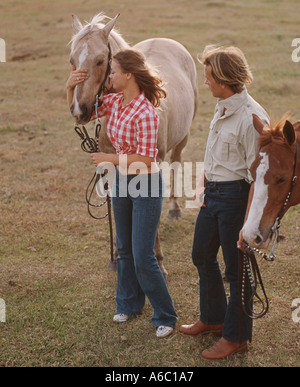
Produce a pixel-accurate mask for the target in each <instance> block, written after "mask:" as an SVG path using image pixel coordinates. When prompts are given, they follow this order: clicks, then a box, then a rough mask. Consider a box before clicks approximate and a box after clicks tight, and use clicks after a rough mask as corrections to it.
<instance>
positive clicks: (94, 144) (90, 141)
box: [74, 43, 114, 263]
mask: <svg viewBox="0 0 300 387" xmlns="http://www.w3.org/2000/svg"><path fill="white" fill-rule="evenodd" d="M111 62H112V53H111V47H110V43H108V63H107V68H106V71H105V75H104V79H103V81H102V83H101V85H100V87H99V90H98V93H97V95H96V102H95V113H96V126H95V136H94V138H91V137H90V136H89V134H88V132H87V130H86V128H85V126H84V125H82V128H80V126H78V125H77V124H76V123H75V125H74V130H75V132H76V133H77V134H78V135H79V137H80V139H81V149H82V150H83V151H84V152H87V153H97V152H99V151H100V149H99V135H100V131H101V122H100V119H99V117H98V114H97V110H98V107H99V98H100V97H101V95H102V94H103V93H104V91H105V89H106V87H105V83H106V81H107V79H109V78H108V77H109V74H110V71H111ZM100 106H101V105H100ZM100 179H102V180H103V186H104V190H105V191H106V192H107V195H106V199H105V200H104V201H103V202H102V203H100V204H93V203H91V198H92V195H93V192H94V191H95V188H96V185H97V184H98V182H99V181H100ZM108 189H109V187H108V179H107V177H106V174H105V171H103V170H100V171H99V172H98V168H97V171H96V172H95V173H94V176H93V177H92V179H91V181H90V182H89V184H88V186H87V189H86V194H85V198H86V202H87V205H88V213H89V215H90V216H91V217H92V218H94V219H104V218H106V217H108V220H109V231H110V258H111V263H114V254H113V230H112V214H111V197H110V195H109V193H108ZM105 204H107V213H106V214H105V215H102V216H96V215H94V214H93V213H92V210H91V208H101V207H103V206H104V205H105Z"/></svg>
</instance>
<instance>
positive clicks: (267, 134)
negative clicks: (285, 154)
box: [259, 114, 289, 148]
mask: <svg viewBox="0 0 300 387" xmlns="http://www.w3.org/2000/svg"><path fill="white" fill-rule="evenodd" d="M288 117H289V116H288V114H285V115H284V116H283V117H282V118H281V119H280V120H279V121H278V123H277V124H276V125H275V126H274V125H273V124H272V123H271V124H270V126H265V127H264V130H263V132H262V134H261V136H260V138H259V147H260V148H261V147H263V146H266V145H268V144H270V143H271V142H272V141H276V142H280V143H285V138H284V136H283V131H282V130H283V127H284V124H285V121H286V120H287V119H288Z"/></svg>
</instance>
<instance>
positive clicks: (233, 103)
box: [216, 86, 248, 116]
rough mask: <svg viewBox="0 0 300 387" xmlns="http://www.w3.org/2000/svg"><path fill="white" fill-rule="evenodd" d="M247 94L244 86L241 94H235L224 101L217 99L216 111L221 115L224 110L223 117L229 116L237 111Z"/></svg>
mask: <svg viewBox="0 0 300 387" xmlns="http://www.w3.org/2000/svg"><path fill="white" fill-rule="evenodd" d="M247 97H248V92H247V88H246V86H244V88H243V91H242V92H241V93H235V94H233V95H232V96H231V97H229V98H226V99H219V101H218V103H217V106H216V107H217V110H218V112H219V113H220V114H221V115H222V114H223V112H224V109H226V110H225V115H224V116H229V115H231V114H233V113H234V112H235V111H237V110H238V109H239V108H240V107H241V106H242V105H243V104H244V103H245V102H246V100H247Z"/></svg>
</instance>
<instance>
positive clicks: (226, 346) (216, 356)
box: [201, 337, 248, 360]
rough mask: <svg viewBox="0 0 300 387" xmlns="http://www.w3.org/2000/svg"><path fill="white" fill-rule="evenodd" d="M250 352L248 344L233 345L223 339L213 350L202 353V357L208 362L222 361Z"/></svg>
mask: <svg viewBox="0 0 300 387" xmlns="http://www.w3.org/2000/svg"><path fill="white" fill-rule="evenodd" d="M246 351H248V346H247V342H246V341H245V342H244V343H241V344H239V343H233V342H231V341H228V340H226V339H224V338H223V337H222V338H221V339H220V340H219V341H218V342H217V343H216V344H215V345H214V346H212V347H211V348H208V349H206V350H205V351H203V352H202V354H201V356H202V357H203V358H204V359H206V360H221V359H225V358H226V357H228V356H230V355H233V354H235V353H242V352H246Z"/></svg>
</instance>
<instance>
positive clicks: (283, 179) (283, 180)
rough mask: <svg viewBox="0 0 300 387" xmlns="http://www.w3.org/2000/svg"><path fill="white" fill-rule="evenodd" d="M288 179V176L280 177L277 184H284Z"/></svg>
mask: <svg viewBox="0 0 300 387" xmlns="http://www.w3.org/2000/svg"><path fill="white" fill-rule="evenodd" d="M285 181H286V177H280V178H279V179H277V181H276V184H278V185H279V184H283V183H284V182H285Z"/></svg>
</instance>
